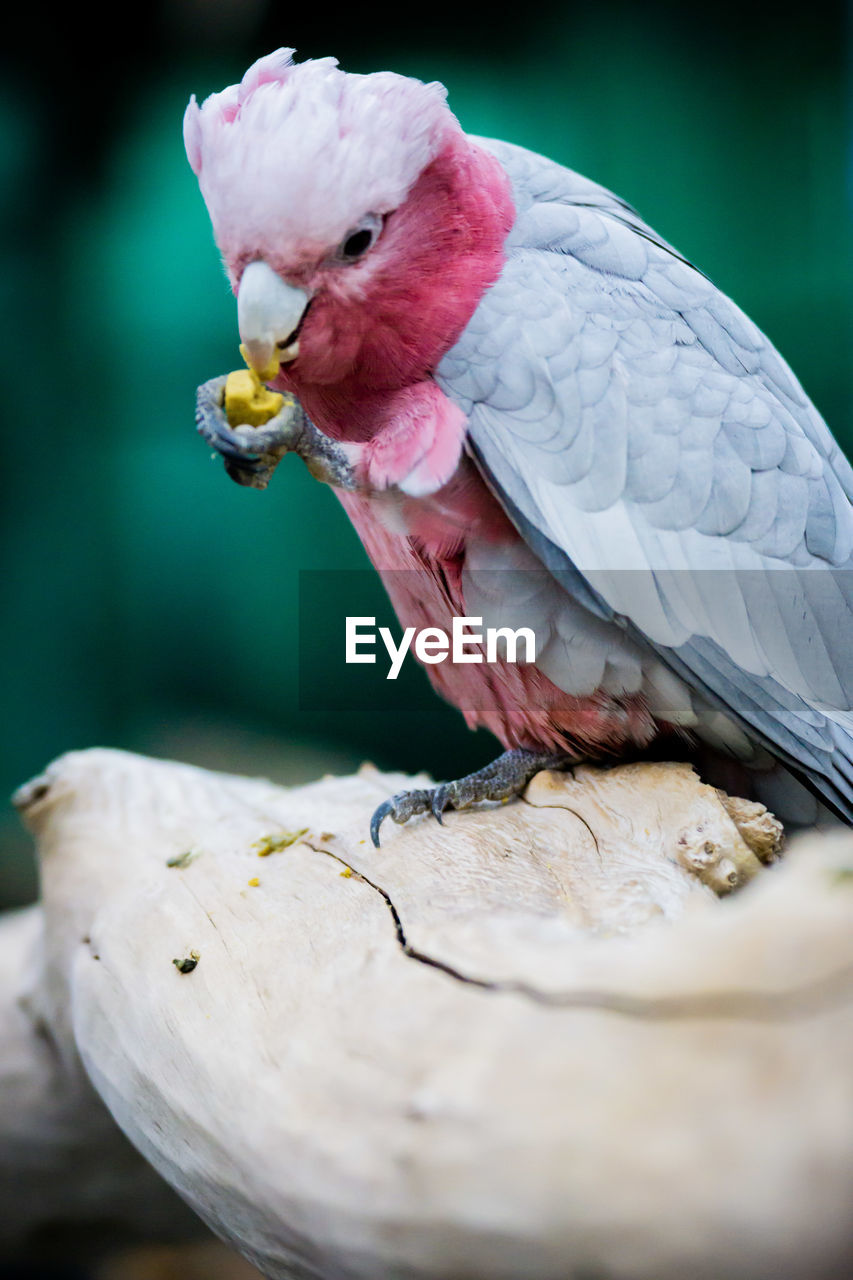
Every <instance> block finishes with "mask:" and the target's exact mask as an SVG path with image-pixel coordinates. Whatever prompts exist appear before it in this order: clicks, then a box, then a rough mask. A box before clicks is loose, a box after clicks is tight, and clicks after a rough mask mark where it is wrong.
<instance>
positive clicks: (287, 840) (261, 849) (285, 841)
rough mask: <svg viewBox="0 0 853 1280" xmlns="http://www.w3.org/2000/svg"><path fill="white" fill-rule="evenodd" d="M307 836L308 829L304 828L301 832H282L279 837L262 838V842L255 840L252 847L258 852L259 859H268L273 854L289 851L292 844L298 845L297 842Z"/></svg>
mask: <svg viewBox="0 0 853 1280" xmlns="http://www.w3.org/2000/svg"><path fill="white" fill-rule="evenodd" d="M307 834H308V828H307V827H302V828H301V829H300V830H299V831H280V832H279V833H278V834H277V835H270V836H261V838H260V840H255V841H254V843H253V844H252V846H251V847H252V848H253V849H255V850H256V851H257V854H258V857H259V858H268V857H269V856H270V854H271V853H280V852H281V850H282V849H289V848H290V846H291V845H292V844H296V842H297V840H301V839H302V837H303V836H305V835H307Z"/></svg>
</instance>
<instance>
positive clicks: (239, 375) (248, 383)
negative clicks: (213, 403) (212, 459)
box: [225, 369, 284, 427]
mask: <svg viewBox="0 0 853 1280" xmlns="http://www.w3.org/2000/svg"><path fill="white" fill-rule="evenodd" d="M283 404H284V396H282V395H279V393H278V392H277V391H268V390H267V389H266V387H265V386H264V384H263V383H262V382H261V380H260V378H259V377H258V375H257V374H256V373H255V371H254V369H235V370H234V372H233V373H229V375H228V380H227V381H226V383H225V416H226V418H227V419H228V421H229V423H230V424H231V426H232V427H240V426H248V427H262V426H263V425H264V423H265V422H269V420H270V418H274V417H275V415H276V414H277V413H278V412H279V410H280V409H281V406H282V405H283Z"/></svg>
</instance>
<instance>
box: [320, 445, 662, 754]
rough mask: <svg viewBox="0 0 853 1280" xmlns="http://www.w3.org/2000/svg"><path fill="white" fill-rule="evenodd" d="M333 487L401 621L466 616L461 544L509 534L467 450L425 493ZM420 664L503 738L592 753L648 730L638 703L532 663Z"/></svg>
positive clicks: (475, 720) (510, 743)
mask: <svg viewBox="0 0 853 1280" xmlns="http://www.w3.org/2000/svg"><path fill="white" fill-rule="evenodd" d="M339 497H340V500H341V502H342V503H343V505H344V507H345V509H346V511H347V513H348V515H349V517H350V519H351V520H352V522H353V525H354V526H355V529H356V532H357V533H358V535H359V537H360V538H361V541H362V543H363V545H364V547H365V550H366V551H367V554H368V555H369V557H370V559H371V561H372V563H373V564H374V566H375V567H376V569H377V570H378V571H379V574H380V576H381V578H382V580H383V583H384V585H385V589H386V590H387V592H388V595H389V598H390V600H391V603H392V604H393V606H394V610H395V612H396V614H397V617H398V619H399V622H400V625H401V627H403V628H406V627H414V628H415V629H416V631H420V630H422V629H424V628H427V627H438V628H440V629H441V630H442V631H443V632H445V633H447V634H450V633H451V631H452V626H453V619H454V618H455V617H456V618H462V617H466V616H468V615H467V609H466V604H465V594H464V590H463V576H462V571H463V568H464V564H465V552H466V547H467V546H468V545H469V544H470V542H472V541H478V542H492V543H496V544H498V546H500V545H501V544H503V545H506V546H507V548H508V549H509V547H510V546H511V545H512V543H513V542H517V541H518V539H519V535H518V533H517V531H516V529H515V528H514V526H513V525H512V524H511V523H510V521H509V519H508V518H507V516H506V514H505V512H504V511H503V509H502V508H501V507H500V505H499V504H498V503H497V501H496V499H495V498H494V497H493V495H492V494H491V492H490V491H489V489H488V488H487V487H486V485H485V484H484V482H483V481H482V479H481V478H480V476H479V473H478V472H477V471H476V469H475V467H474V465H473V463H471V462H470V461H469V460H468V459H464V460H463V462H462V465H461V466H460V467H459V469H458V471H457V473H456V475H455V476H454V478H453V480H452V481H451V482H450V484H448V485H446V486H445V487H444V489H442V490H440V491H439V492H438V493H437V494H434V495H432V496H431V497H429V498H416V499H412V498H404V497H401V496H400V495H395V496H392V495H391V494H379V495H376V496H375V497H366V496H363V495H355V494H351V493H339ZM426 670H427V675H428V676H429V679H430V681H431V682H432V684H433V686H434V687H435V689H436V690H437V691H438V692H439V693H440V694H441V696H442V697H444V698H446V699H447V701H448V702H451V703H453V704H454V705H455V706H456V707H458V708H459V710H460V711H461V712H462V714H463V716H464V717H465V720H466V722H467V724H468V726H469V727H470V728H479V727H483V728H487V729H489V730H490V731H491V732H492V733H493V734H494V735H495V737H496V738H498V739H499V740H500V741H501V742H502V743H503V744H504V746H506V747H529V748H535V749H543V748H545V749H553V750H555V751H562V750H565V749H569V750H576V751H577V752H578V755H579V756H582V755H587V754H593V755H602V754H607V753H609V752H610V751H611V750H614V749H617V748H619V747H624V745H625V744H626V743H627V742H635V741H636V742H639V741H642V740H644V739H647V738H648V736H649V731H650V725H649V722H648V717H647V716H646V714H645V712H644V709H643V708H642V707H641V706H637V707H634V706H627V705H622V704H617V703H616V702H615V701H614V700H613V699H612V698H610V697H607V696H604V695H599V694H593V695H592V696H589V697H576V696H573V695H571V694H568V693H566V692H564V691H563V690H562V689H559V688H557V686H556V685H554V684H553V683H552V682H551V681H550V680H549V679H548V677H547V676H545V675H544V674H543V673H542V672H541V671H540V670H539V669H538V668H537V667H536V665H535V663H521V662H519V663H510V662H506V661H503V660H499V661H497V662H491V663H489V662H486V661H483V662H479V663H464V664H456V663H453V662H451V661H449V660H446V661H443V662H441V663H435V664H430V665H429V666H427V668H426Z"/></svg>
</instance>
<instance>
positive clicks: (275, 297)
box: [237, 259, 310, 381]
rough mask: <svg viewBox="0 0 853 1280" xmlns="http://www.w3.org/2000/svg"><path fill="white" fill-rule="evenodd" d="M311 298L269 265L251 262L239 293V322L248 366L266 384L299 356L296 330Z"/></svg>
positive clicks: (244, 274)
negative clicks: (283, 365) (281, 367)
mask: <svg viewBox="0 0 853 1280" xmlns="http://www.w3.org/2000/svg"><path fill="white" fill-rule="evenodd" d="M309 301H310V298H309V296H308V294H307V293H305V292H304V291H303V290H302V289H297V288H296V287H295V286H294V285H292V284H286V283H285V282H284V280H282V278H281V276H279V275H277V274H276V272H275V271H273V269H272V267H270V266H268V265H267V264H266V262H263V261H261V260H260V259H258V260H257V261H256V262H250V263H249V265H248V267H246V270H245V271H244V272H243V275H242V278H241V280H240V287H239V289H238V290H237V322H238V324H239V326H240V341H241V342H242V344H243V354H244V356H245V357H246V360H247V361H248V363H249V364H250V365H251V366H252V368H253V369H254V370H255V371H256V373H257V374H258V375H259V377H261V378H262V379H263V380H264V381H269V380H270V379H271V378H274V377H275V375H276V374H277V373H278V367H279V363H282V364H286V363H288V362H289V361H291V360H295V359H296V357H297V355H298V354H299V337H298V334H297V329H298V327H299V322H300V320H301V319H302V316H303V315H304V313H305V308H306V307H307V306H308V303H309Z"/></svg>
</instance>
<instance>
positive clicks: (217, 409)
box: [195, 369, 356, 489]
mask: <svg viewBox="0 0 853 1280" xmlns="http://www.w3.org/2000/svg"><path fill="white" fill-rule="evenodd" d="M265 372H266V371H265ZM272 376H274V375H272ZM195 420H196V427H197V429H198V431H199V433H200V435H202V436H203V438H204V439H205V440H206V441H207V443H208V444H209V445H211V446H212V447H213V448H214V449H215V450H216V451H217V453H220V454H221V455H222V457H223V458H224V460H225V470H226V471H227V472H228V474H229V476H230V477H231V479H232V480H235V481H236V482H237V484H244V485H250V486H251V487H252V488H254V489H265V488H266V487H267V485H268V484H269V482H270V477H271V476H272V473H273V471H274V470H275V468H276V467H277V466H278V464H279V462H280V461H281V459H282V458H283V457H284V455H285V454H286V453H298V454H299V456H300V457H301V458H302V459H303V460H304V462H305V464H306V466H307V467H308V469H309V470H310V471H311V473H312V474H313V475H314V476H315V478H316V479H318V480H322V481H324V482H325V483H326V484H332V485H336V486H337V487H338V488H341V489H352V488H355V487H356V482H355V477H354V473H353V468H352V465H351V460H350V458H349V456H348V454H347V453H346V451H345V449H344V447H343V446H341V445H339V444H337V442H336V441H334V440H331V439H330V438H329V437H328V436H324V435H323V433H322V432H321V431H318V430H317V428H316V427H315V426H314V424H313V422H310V421H309V420H308V418H307V417H306V416H305V413H304V411H303V409H302V406H301V405H300V404H299V403H298V401H296V400H295V399H294V398H293V397H292V396H285V395H281V394H280V393H278V392H273V391H268V390H267V388H266V387H265V386H264V384H263V383H262V381H261V379H260V378H259V376H258V374H257V373H255V371H254V370H253V369H240V370H237V371H236V372H234V373H229V374H227V375H223V376H221V377H218V378H211V379H210V381H209V382H203V383H202V385H201V386H200V387H199V389H198V391H197V393H196V411H195Z"/></svg>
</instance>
